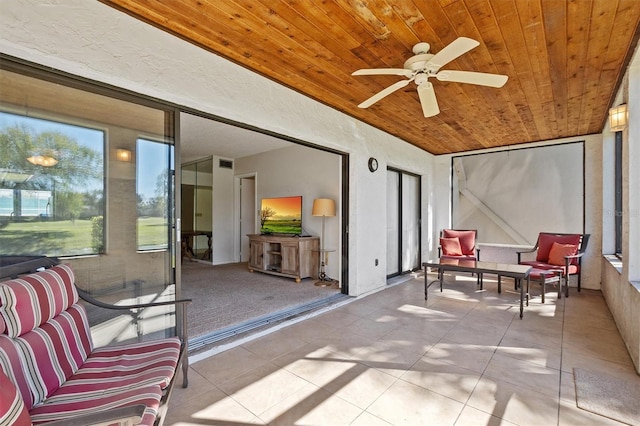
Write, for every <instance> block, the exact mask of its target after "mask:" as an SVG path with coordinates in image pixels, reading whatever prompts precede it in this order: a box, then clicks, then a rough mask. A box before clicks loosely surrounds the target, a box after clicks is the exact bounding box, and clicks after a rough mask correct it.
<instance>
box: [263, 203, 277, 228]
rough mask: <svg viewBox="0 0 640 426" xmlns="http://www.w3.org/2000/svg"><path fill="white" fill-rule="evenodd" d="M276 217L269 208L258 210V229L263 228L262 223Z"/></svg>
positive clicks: (273, 211) (274, 212)
mask: <svg viewBox="0 0 640 426" xmlns="http://www.w3.org/2000/svg"><path fill="white" fill-rule="evenodd" d="M275 215H276V211H275V210H274V209H272V208H271V207H265V208H264V209H262V210H260V227H261V228H264V223H265V222H266V221H267V219H269V218H270V217H272V216H275Z"/></svg>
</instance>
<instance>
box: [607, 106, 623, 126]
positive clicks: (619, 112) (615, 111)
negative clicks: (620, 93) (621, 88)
mask: <svg viewBox="0 0 640 426" xmlns="http://www.w3.org/2000/svg"><path fill="white" fill-rule="evenodd" d="M626 127H627V105H625V104H623V105H619V106H617V107H614V108H611V109H610V110H609V129H610V130H611V131H612V132H621V131H623V130H624V129H625V128H626Z"/></svg>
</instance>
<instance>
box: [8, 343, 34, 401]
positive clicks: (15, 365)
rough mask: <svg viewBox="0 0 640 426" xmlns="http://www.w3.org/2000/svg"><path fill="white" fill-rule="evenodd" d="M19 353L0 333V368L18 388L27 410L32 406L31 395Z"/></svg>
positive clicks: (14, 345)
mask: <svg viewBox="0 0 640 426" xmlns="http://www.w3.org/2000/svg"><path fill="white" fill-rule="evenodd" d="M22 364H23V363H22V360H21V354H20V351H19V350H18V348H17V347H16V344H15V342H14V341H13V340H12V339H10V338H8V337H7V336H3V335H0V369H2V371H3V372H4V374H5V375H6V376H7V377H8V378H9V380H11V382H12V383H13V384H14V385H15V386H16V387H17V388H18V390H19V391H20V395H22V400H23V401H24V403H25V405H26V407H27V410H30V409H31V407H33V396H32V395H31V389H30V388H29V383H28V381H27V378H26V376H25V371H24V369H23V367H22Z"/></svg>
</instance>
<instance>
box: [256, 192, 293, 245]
mask: <svg viewBox="0 0 640 426" xmlns="http://www.w3.org/2000/svg"><path fill="white" fill-rule="evenodd" d="M260 233H261V234H293V235H302V196H301V195H299V196H295V197H278V198H263V199H262V203H261V205H260Z"/></svg>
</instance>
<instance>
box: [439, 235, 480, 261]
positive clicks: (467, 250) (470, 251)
mask: <svg viewBox="0 0 640 426" xmlns="http://www.w3.org/2000/svg"><path fill="white" fill-rule="evenodd" d="M442 237H443V238H456V237H457V238H458V239H459V240H460V248H461V249H462V254H464V255H471V256H473V255H474V250H475V249H476V231H456V230H455V229H443V230H442Z"/></svg>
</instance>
